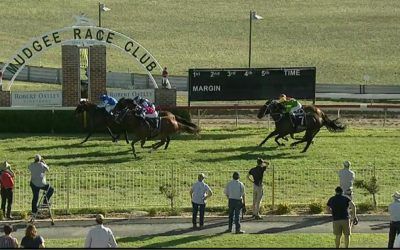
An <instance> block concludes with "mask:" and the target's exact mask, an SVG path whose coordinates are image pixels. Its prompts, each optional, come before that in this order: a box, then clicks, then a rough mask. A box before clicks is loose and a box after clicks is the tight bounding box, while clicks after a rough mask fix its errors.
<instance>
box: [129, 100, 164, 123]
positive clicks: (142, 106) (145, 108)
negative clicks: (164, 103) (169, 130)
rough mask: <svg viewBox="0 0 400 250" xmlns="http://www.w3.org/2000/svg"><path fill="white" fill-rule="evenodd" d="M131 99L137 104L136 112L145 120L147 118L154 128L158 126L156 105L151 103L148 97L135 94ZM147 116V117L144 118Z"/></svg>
mask: <svg viewBox="0 0 400 250" xmlns="http://www.w3.org/2000/svg"><path fill="white" fill-rule="evenodd" d="M133 101H134V102H135V103H136V104H137V106H138V109H137V114H138V115H140V116H141V117H142V118H143V119H144V120H145V121H146V120H147V121H148V123H150V124H151V125H152V126H153V127H154V128H158V119H152V118H158V112H157V111H156V106H154V104H153V103H151V102H150V101H149V100H148V99H146V98H143V97H140V96H136V97H135V98H133ZM146 118H147V119H146Z"/></svg>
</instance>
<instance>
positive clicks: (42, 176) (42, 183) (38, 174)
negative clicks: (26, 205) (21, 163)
mask: <svg viewBox="0 0 400 250" xmlns="http://www.w3.org/2000/svg"><path fill="white" fill-rule="evenodd" d="M28 168H29V170H30V171H31V182H30V185H31V189H32V193H33V198H32V213H36V212H37V210H38V208H37V205H38V204H37V203H38V200H39V192H40V190H41V189H42V190H47V193H46V197H47V199H44V201H43V205H44V206H48V202H50V198H51V196H52V195H53V192H54V189H53V187H51V186H50V185H49V184H47V182H46V172H47V171H49V167H48V166H47V165H46V163H45V162H44V160H43V158H42V156H40V155H39V154H37V155H35V160H34V162H33V163H31V164H30V165H29V167H28Z"/></svg>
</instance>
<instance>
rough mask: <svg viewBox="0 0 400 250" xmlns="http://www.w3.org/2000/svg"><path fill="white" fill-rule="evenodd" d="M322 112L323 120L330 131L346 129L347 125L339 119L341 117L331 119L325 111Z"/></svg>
mask: <svg viewBox="0 0 400 250" xmlns="http://www.w3.org/2000/svg"><path fill="white" fill-rule="evenodd" d="M321 113H322V120H323V121H324V125H325V127H326V128H327V129H328V130H329V132H343V131H345V129H346V125H343V124H342V123H340V122H339V121H338V119H339V118H336V119H335V120H330V119H329V118H328V116H327V115H325V113H323V112H321Z"/></svg>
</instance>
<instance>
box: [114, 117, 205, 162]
mask: <svg viewBox="0 0 400 250" xmlns="http://www.w3.org/2000/svg"><path fill="white" fill-rule="evenodd" d="M121 125H123V126H124V127H126V128H129V129H130V131H132V134H133V139H132V142H131V145H132V152H133V154H134V156H135V158H136V157H137V156H136V151H135V143H136V142H138V141H141V142H143V141H145V140H147V139H155V140H160V142H157V143H155V144H153V145H152V146H151V147H152V149H153V150H156V149H157V148H159V147H161V146H162V145H164V144H166V145H165V149H167V147H168V145H169V142H170V140H171V138H170V136H171V135H173V134H176V133H180V132H186V133H190V134H198V133H199V132H200V128H199V127H197V126H196V125H195V124H193V125H194V126H188V125H186V124H183V123H181V122H179V121H178V120H177V119H175V118H174V117H170V116H163V117H160V124H159V128H158V131H157V132H156V133H155V134H154V132H152V131H151V128H150V127H149V126H148V125H147V124H146V121H145V120H144V119H143V118H142V117H140V116H139V115H137V113H136V111H135V109H133V110H127V111H126V114H125V115H124V117H123V119H122V121H121Z"/></svg>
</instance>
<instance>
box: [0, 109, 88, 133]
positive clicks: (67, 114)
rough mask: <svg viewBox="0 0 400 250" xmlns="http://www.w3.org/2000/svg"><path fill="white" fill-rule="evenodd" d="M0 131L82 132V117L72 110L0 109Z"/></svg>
mask: <svg viewBox="0 0 400 250" xmlns="http://www.w3.org/2000/svg"><path fill="white" fill-rule="evenodd" d="M0 120H1V122H0V132H3V133H4V132H6V133H52V132H54V133H76V132H82V131H83V129H82V119H81V118H80V119H79V117H75V115H74V111H73V110H54V111H52V110H0Z"/></svg>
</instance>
